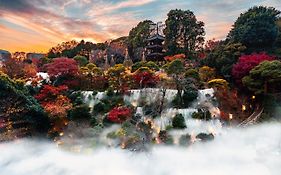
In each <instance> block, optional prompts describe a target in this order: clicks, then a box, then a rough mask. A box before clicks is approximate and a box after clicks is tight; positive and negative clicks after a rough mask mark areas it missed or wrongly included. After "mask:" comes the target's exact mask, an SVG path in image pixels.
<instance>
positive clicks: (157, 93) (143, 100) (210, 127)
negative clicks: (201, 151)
mask: <svg viewBox="0 0 281 175" xmlns="http://www.w3.org/2000/svg"><path fill="white" fill-rule="evenodd" d="M82 94H83V97H84V102H85V103H86V104H88V105H89V107H90V108H93V107H94V105H95V104H97V103H98V102H99V101H100V100H102V99H103V98H104V97H105V96H106V95H105V92H98V93H97V94H95V95H94V94H93V91H84V92H82ZM162 95H163V94H162V91H161V89H158V88H145V89H134V90H130V91H129V94H127V95H124V96H123V98H124V101H125V103H128V104H131V105H132V106H134V107H136V112H135V114H138V115H141V116H142V118H141V120H142V121H145V120H146V119H149V118H150V119H151V120H153V124H154V125H155V128H157V130H164V129H166V127H167V126H171V125H172V119H173V117H174V116H175V115H176V114H182V115H183V117H184V119H185V123H186V126H187V128H186V129H184V130H182V131H173V132H176V133H177V134H180V133H181V132H185V133H186V132H188V133H200V132H213V131H214V130H216V131H218V130H219V129H220V128H221V124H220V122H219V120H216V119H214V120H210V121H202V120H197V119H193V118H192V117H191V115H192V113H194V112H197V111H198V110H197V109H198V108H205V109H208V110H209V111H210V113H211V115H212V116H213V118H216V117H218V116H219V114H220V111H219V109H218V108H217V107H216V106H214V105H213V103H212V102H213V101H212V100H213V98H214V90H213V89H203V90H199V91H198V97H197V100H195V102H194V103H193V104H192V105H191V107H189V108H185V109H177V108H170V107H166V108H164V109H163V111H162V112H161V115H160V116H159V117H156V118H155V119H152V118H151V116H145V115H144V111H143V106H142V105H143V104H146V105H153V104H157V103H159V100H160V99H161V98H162ZM176 95H177V90H173V89H167V90H166V93H165V96H164V101H165V104H167V105H166V106H170V104H171V102H172V100H173V99H174V98H175V97H176Z"/></svg>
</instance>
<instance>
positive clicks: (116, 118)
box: [107, 107, 132, 123]
mask: <svg viewBox="0 0 281 175" xmlns="http://www.w3.org/2000/svg"><path fill="white" fill-rule="evenodd" d="M131 116H132V110H131V109H130V108H127V107H116V108H113V109H112V110H111V111H110V112H109V114H108V116H107V118H108V120H109V121H111V122H113V123H123V122H124V121H126V120H127V119H129V118H131Z"/></svg>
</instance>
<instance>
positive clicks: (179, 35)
mask: <svg viewBox="0 0 281 175" xmlns="http://www.w3.org/2000/svg"><path fill="white" fill-rule="evenodd" d="M165 24H166V28H165V30H164V34H165V46H166V49H167V54H168V55H175V54H179V53H185V54H186V55H190V54H192V53H194V52H195V51H196V50H197V49H199V48H201V47H202V45H203V43H204V35H205V30H204V23H203V22H202V21H198V20H197V19H196V16H195V15H194V13H193V12H192V11H190V10H185V11H184V10H178V9H176V10H171V11H170V12H169V13H168V18H167V19H166V21H165Z"/></svg>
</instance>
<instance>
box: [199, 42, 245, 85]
mask: <svg viewBox="0 0 281 175" xmlns="http://www.w3.org/2000/svg"><path fill="white" fill-rule="evenodd" d="M245 50H246V47H245V46H243V45H242V44H241V43H222V42H221V43H220V44H219V45H218V46H217V47H215V49H214V50H213V51H211V52H210V53H209V54H208V56H207V58H206V59H204V60H203V63H204V65H207V66H209V67H213V68H215V69H216V71H217V73H218V74H219V75H221V76H223V77H224V78H225V79H226V80H228V81H229V80H230V79H231V70H232V66H233V64H235V63H236V62H237V60H238V58H239V57H240V56H241V55H242V54H243V52H244V51H245Z"/></svg>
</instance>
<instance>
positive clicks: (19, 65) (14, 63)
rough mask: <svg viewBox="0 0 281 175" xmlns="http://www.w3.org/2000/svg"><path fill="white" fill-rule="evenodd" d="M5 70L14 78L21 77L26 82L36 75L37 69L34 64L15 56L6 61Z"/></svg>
mask: <svg viewBox="0 0 281 175" xmlns="http://www.w3.org/2000/svg"><path fill="white" fill-rule="evenodd" d="M3 71H4V73H6V74H7V75H8V76H9V77H10V78H12V79H20V80H23V81H24V82H25V81H27V80H28V79H30V78H33V77H35V76H36V73H37V69H36V66H35V65H34V64H29V63H25V62H23V61H18V60H15V59H13V58H11V59H8V60H6V61H5V62H4V65H3Z"/></svg>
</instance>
